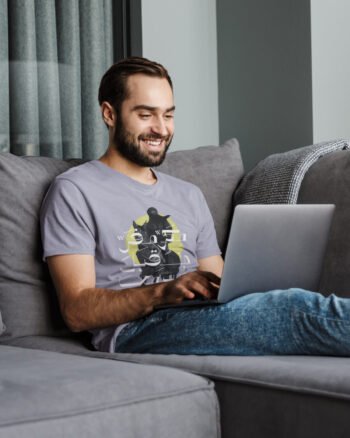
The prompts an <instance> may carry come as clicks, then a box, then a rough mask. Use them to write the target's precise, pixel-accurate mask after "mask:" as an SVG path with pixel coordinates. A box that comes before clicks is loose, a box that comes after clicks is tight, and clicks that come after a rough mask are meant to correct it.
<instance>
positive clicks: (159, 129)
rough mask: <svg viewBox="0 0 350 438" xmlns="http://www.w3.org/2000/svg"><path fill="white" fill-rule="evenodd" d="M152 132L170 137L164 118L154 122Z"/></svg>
mask: <svg viewBox="0 0 350 438" xmlns="http://www.w3.org/2000/svg"><path fill="white" fill-rule="evenodd" d="M152 131H153V132H154V133H156V134H158V135H162V136H165V135H168V129H167V127H166V124H165V121H164V120H163V118H160V117H159V118H157V119H156V120H155V121H154V123H153V125H152Z"/></svg>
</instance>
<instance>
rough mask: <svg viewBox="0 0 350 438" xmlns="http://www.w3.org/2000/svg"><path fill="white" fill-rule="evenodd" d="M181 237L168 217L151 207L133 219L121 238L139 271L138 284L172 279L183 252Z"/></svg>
mask: <svg viewBox="0 0 350 438" xmlns="http://www.w3.org/2000/svg"><path fill="white" fill-rule="evenodd" d="M182 240H186V235H184V234H181V232H180V230H179V229H178V227H177V225H176V223H175V222H174V220H173V219H172V218H171V216H170V215H162V214H160V213H158V210H157V209H156V208H154V207H150V208H148V210H147V214H145V215H143V216H141V217H139V218H137V219H135V220H134V221H133V223H132V226H131V227H130V229H129V230H128V232H127V234H126V236H125V244H126V248H127V250H126V251H127V253H128V255H129V256H130V258H131V259H132V261H133V265H134V267H135V268H137V269H138V271H139V278H140V284H146V283H151V282H153V283H156V282H158V281H164V280H172V279H174V278H176V276H177V275H178V273H179V269H180V266H181V254H182V252H183V249H184V247H183V243H182Z"/></svg>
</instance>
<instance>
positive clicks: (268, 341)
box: [41, 58, 350, 355]
mask: <svg viewBox="0 0 350 438" xmlns="http://www.w3.org/2000/svg"><path fill="white" fill-rule="evenodd" d="M99 103H100V107H101V114H102V118H103V121H104V123H105V125H106V126H107V128H108V131H109V144H108V148H107V150H106V152H105V154H104V155H103V156H102V157H101V158H100V159H98V160H93V161H90V162H87V163H84V164H82V165H80V166H76V167H73V168H71V169H69V170H68V171H66V172H64V173H63V174H61V175H59V176H58V177H57V178H56V179H55V181H54V182H53V184H52V185H51V187H50V189H49V191H48V193H47V195H46V197H45V200H44V202H43V205H42V210H41V231H42V241H43V247H44V259H45V260H46V261H47V263H48V266H49V269H50V273H51V276H52V279H53V282H54V284H55V287H56V291H57V294H58V299H59V303H60V308H61V312H62V315H63V317H64V319H65V321H66V323H67V325H68V327H69V328H70V329H71V330H72V331H76V332H79V331H83V330H89V331H91V332H92V333H93V341H92V342H93V345H94V346H95V347H96V348H97V349H99V350H102V351H110V352H114V351H117V352H148V353H166V354H169V353H177V354H223V355H229V354H244V355H257V354H343V355H350V300H347V299H341V298H338V297H335V296H334V295H332V296H330V297H328V298H325V297H323V296H322V295H320V294H316V293H313V292H307V291H304V290H300V289H290V290H288V291H272V292H267V293H254V294H249V295H246V296H244V297H241V298H238V299H236V300H233V301H231V302H229V303H226V304H221V305H208V306H204V307H181V302H182V301H183V300H185V299H186V300H191V299H193V298H195V297H196V296H201V297H202V298H203V299H207V298H212V297H214V296H215V295H216V293H217V289H218V286H219V283H220V276H221V274H222V270H223V260H222V257H221V253H220V249H219V247H218V244H217V240H216V234H215V229H214V224H213V219H212V217H211V214H210V212H209V208H208V206H207V204H206V201H205V199H204V196H203V194H202V193H201V191H200V190H199V189H198V188H197V187H195V186H194V185H192V184H190V183H187V182H185V181H181V180H179V179H177V178H173V177H171V176H168V175H165V174H163V173H161V172H158V171H156V170H155V169H154V167H156V166H158V165H159V164H161V163H162V161H163V160H164V158H165V156H166V152H167V150H168V148H169V146H170V143H171V140H172V137H173V134H174V112H175V105H174V97H173V87H172V82H171V79H170V77H169V75H168V72H167V71H166V69H165V68H164V67H163V66H161V65H160V64H158V63H156V62H152V61H149V60H147V59H144V58H129V59H125V60H122V61H120V62H118V63H116V64H114V65H113V66H112V67H111V68H110V69H109V70H108V71H107V72H106V73H105V75H104V76H103V78H102V80H101V84H100V89H99ZM208 177H209V175H208ZM172 304H180V306H178V307H175V308H165V309H159V307H160V306H167V305H172ZM330 321H333V322H334V324H330Z"/></svg>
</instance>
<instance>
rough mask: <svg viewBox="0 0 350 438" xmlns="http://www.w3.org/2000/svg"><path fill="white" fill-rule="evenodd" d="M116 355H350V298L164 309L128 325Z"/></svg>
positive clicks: (293, 295)
mask: <svg viewBox="0 0 350 438" xmlns="http://www.w3.org/2000/svg"><path fill="white" fill-rule="evenodd" d="M115 351H116V352H130V353H160V354H172V353H173V354H198V355H210V354H214V355H275V354H307V355H308V354H313V355H336V356H350V299H347V298H339V297H337V296H335V295H330V296H329V297H324V296H323V295H321V294H318V293H315V292H308V291H305V290H302V289H289V290H276V291H271V292H265V293H254V294H249V295H246V296H244V297H241V298H237V299H235V300H233V301H230V302H228V303H226V304H220V305H213V306H204V307H178V308H171V309H162V310H158V311H155V312H153V313H152V314H151V315H149V316H147V317H145V318H142V319H138V320H136V321H133V322H131V323H129V324H128V325H127V326H126V327H125V328H124V329H123V330H122V331H121V332H120V334H119V336H118V337H117V341H116V345H115Z"/></svg>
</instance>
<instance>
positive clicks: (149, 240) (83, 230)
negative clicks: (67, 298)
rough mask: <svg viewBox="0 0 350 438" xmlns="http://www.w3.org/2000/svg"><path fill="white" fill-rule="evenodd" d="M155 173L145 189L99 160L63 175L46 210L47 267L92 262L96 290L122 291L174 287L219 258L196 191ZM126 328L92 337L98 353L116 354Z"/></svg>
mask: <svg viewBox="0 0 350 438" xmlns="http://www.w3.org/2000/svg"><path fill="white" fill-rule="evenodd" d="M153 172H154V173H155V175H156V177H157V181H156V183H155V184H153V185H146V184H142V183H139V182H138V181H135V180H133V179H132V178H129V177H128V176H126V175H124V174H122V173H119V172H117V171H115V170H114V169H112V168H110V167H108V166H106V165H105V164H103V163H102V162H100V161H98V160H94V161H90V162H87V163H85V164H82V165H80V166H77V167H73V168H71V169H69V170H68V171H66V172H64V173H62V174H61V175H59V176H58V177H57V178H56V179H55V181H54V182H53V184H52V185H51V187H50V189H49V191H48V193H47V195H46V197H45V199H44V202H43V205H42V208H41V217H40V221H41V234H42V242H43V248H44V254H43V258H44V260H45V259H46V257H49V256H53V255H58V254H91V255H93V256H94V258H95V269H96V287H97V288H107V289H112V290H115V291H117V290H120V289H125V288H131V287H137V286H142V285H145V284H151V283H156V282H160V281H167V280H171V279H174V278H176V277H177V276H180V275H183V274H185V273H186V272H190V271H194V270H195V269H196V268H197V266H198V262H197V260H198V259H201V258H204V257H209V256H213V255H218V254H220V253H221V252H220V249H219V247H218V244H217V239H216V233H215V229H214V223H213V219H212V217H211V214H210V211H209V208H208V206H207V203H206V201H205V198H204V196H203V194H202V192H201V191H200V190H199V188H198V187H196V186H194V185H193V184H190V183H188V182H185V181H182V180H180V179H177V178H174V177H172V176H169V175H166V174H164V173H161V172H157V171H154V170H153ZM123 327H124V325H122V326H113V327H108V328H106V329H101V330H92V333H93V335H94V336H93V344H94V346H95V347H96V348H97V349H99V350H102V351H113V348H114V342H115V339H116V336H117V335H118V333H119V332H120V330H121V329H122V328H123Z"/></svg>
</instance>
